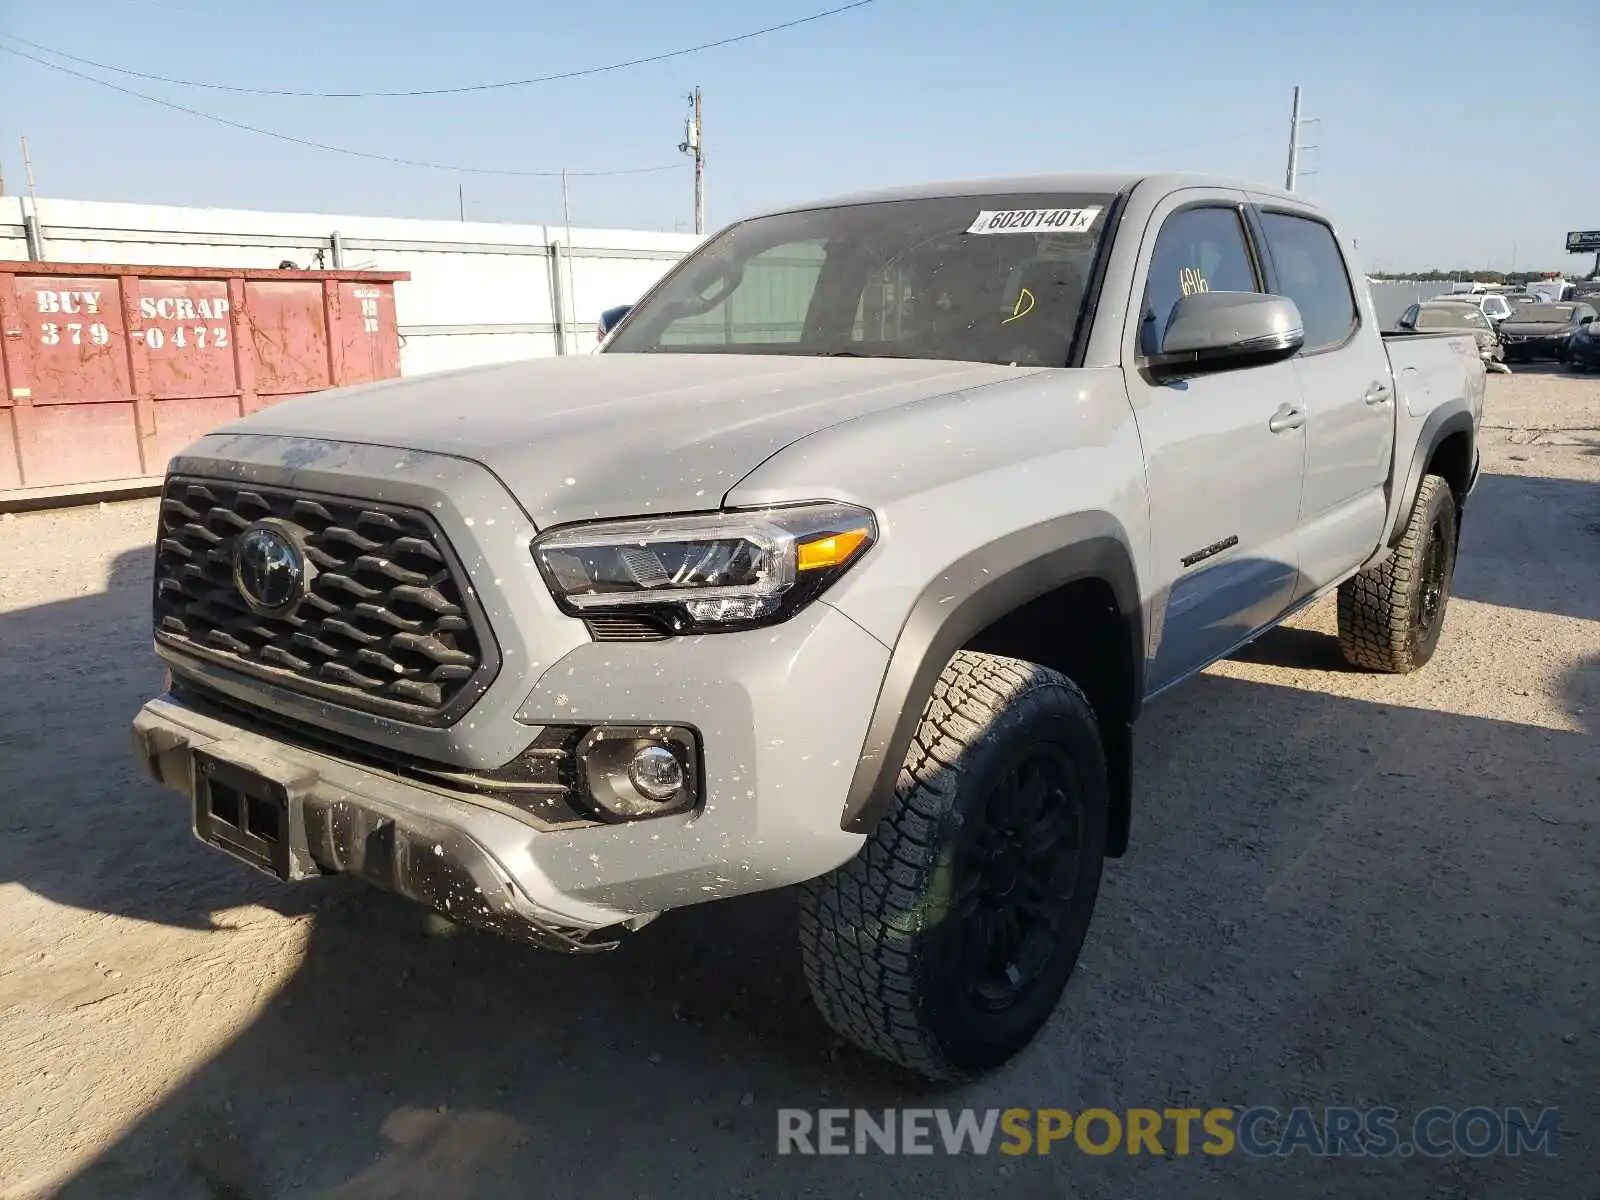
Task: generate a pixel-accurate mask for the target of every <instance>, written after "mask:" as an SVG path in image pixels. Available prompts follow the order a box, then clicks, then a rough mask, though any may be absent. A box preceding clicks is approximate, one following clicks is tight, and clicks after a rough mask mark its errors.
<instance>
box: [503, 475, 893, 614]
mask: <svg viewBox="0 0 1600 1200" xmlns="http://www.w3.org/2000/svg"><path fill="white" fill-rule="evenodd" d="M877 537H878V524H877V521H876V520H875V519H874V517H873V515H872V513H871V512H869V511H867V510H866V509H864V508H857V507H855V506H854V505H848V504H833V503H814V504H797V505H793V506H786V507H783V508H769V509H761V510H759V511H748V512H721V513H708V514H706V515H704V516H689V517H659V518H653V519H649V520H642V521H641V520H634V521H608V522H597V523H595V524H593V525H577V526H571V527H568V528H564V529H555V530H552V531H551V532H549V533H547V534H542V535H540V536H539V537H537V538H535V539H534V541H533V556H534V560H535V561H536V562H537V563H538V564H539V570H540V571H541V572H542V573H543V575H544V578H545V582H546V583H548V584H549V585H550V591H551V593H552V594H553V595H554V596H555V599H556V603H557V604H558V605H560V607H561V608H562V610H563V611H565V612H567V613H568V614H570V615H572V616H580V617H581V616H596V615H598V614H600V613H616V614H621V613H636V614H640V615H643V616H647V617H649V618H652V619H653V620H655V621H657V622H659V623H660V624H662V625H664V626H665V627H666V628H667V629H669V630H671V631H672V632H674V633H710V632H719V631H726V630H731V629H740V628H749V627H750V626H752V625H766V624H772V623H774V622H777V621H782V620H785V619H787V618H788V617H790V616H792V615H793V614H794V613H795V612H796V611H797V610H799V609H800V608H801V607H803V606H804V605H806V604H808V603H809V602H810V601H812V600H814V599H816V597H817V596H819V595H820V594H821V593H822V592H823V591H824V590H825V589H826V588H827V587H828V585H829V584H831V583H833V581H834V580H836V579H838V578H839V576H840V575H842V574H844V572H845V571H847V570H849V569H850V567H851V566H852V565H853V564H854V563H856V562H857V561H859V560H860V558H861V556H862V555H863V554H865V553H866V551H867V549H868V548H869V547H870V546H871V545H872V543H873V542H874V541H876V540H877Z"/></svg>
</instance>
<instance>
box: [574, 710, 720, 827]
mask: <svg viewBox="0 0 1600 1200" xmlns="http://www.w3.org/2000/svg"><path fill="white" fill-rule="evenodd" d="M576 753H577V759H578V773H579V781H580V783H581V785H582V786H581V788H580V796H579V799H580V800H581V801H582V802H583V803H584V804H585V806H586V807H588V808H589V809H590V810H591V811H592V812H594V814H595V815H596V816H599V817H601V818H603V819H605V820H609V821H637V820H640V819H642V818H645V817H663V816H667V815H668V814H671V813H679V812H685V811H687V810H689V809H691V808H693V807H694V805H695V802H696V801H697V800H698V799H699V780H698V777H697V772H696V764H697V762H698V761H699V750H698V744H697V742H696V739H695V735H694V731H693V730H690V729H685V728H682V727H681V726H676V725H654V726H648V727H638V726H625V727H616V726H611V727H605V726H602V727H600V728H598V729H591V730H590V731H589V732H588V733H587V734H585V735H584V737H583V739H582V740H581V741H580V742H579V743H578V746H577V751H576Z"/></svg>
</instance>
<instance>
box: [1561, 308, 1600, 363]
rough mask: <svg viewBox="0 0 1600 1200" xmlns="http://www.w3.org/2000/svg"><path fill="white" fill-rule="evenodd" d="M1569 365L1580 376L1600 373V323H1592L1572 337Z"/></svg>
mask: <svg viewBox="0 0 1600 1200" xmlns="http://www.w3.org/2000/svg"><path fill="white" fill-rule="evenodd" d="M1567 365H1568V366H1569V367H1571V368H1572V369H1573V370H1574V371H1577V372H1579V373H1580V374H1582V373H1584V372H1586V371H1600V321H1590V322H1589V324H1587V325H1584V326H1582V327H1580V328H1579V330H1578V332H1577V333H1575V334H1573V335H1572V342H1571V343H1570V345H1569V346H1568V348H1567Z"/></svg>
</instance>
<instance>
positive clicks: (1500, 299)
mask: <svg viewBox="0 0 1600 1200" xmlns="http://www.w3.org/2000/svg"><path fill="white" fill-rule="evenodd" d="M1433 299H1434V300H1435V301H1439V302H1441V303H1445V304H1457V305H1465V306H1467V307H1470V308H1473V309H1476V310H1477V311H1478V312H1480V313H1482V314H1483V315H1484V317H1485V318H1487V319H1488V320H1489V321H1490V323H1491V324H1495V325H1498V324H1499V323H1500V322H1501V321H1504V320H1505V319H1506V318H1507V317H1509V316H1510V315H1511V302H1510V301H1509V300H1507V299H1506V298H1505V297H1504V296H1502V295H1500V294H1499V293H1497V292H1475V293H1464V292H1452V293H1451V294H1450V295H1448V296H1435V297H1434V298H1433ZM1430 303H1431V301H1430Z"/></svg>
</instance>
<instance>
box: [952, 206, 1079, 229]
mask: <svg viewBox="0 0 1600 1200" xmlns="http://www.w3.org/2000/svg"><path fill="white" fill-rule="evenodd" d="M1099 215H1100V210H1099V209H1098V208H1008V209H1001V210H992V209H985V210H984V211H983V212H981V213H979V214H978V215H977V216H976V217H975V218H973V221H972V224H971V225H968V226H967V232H968V233H1087V232H1089V230H1090V229H1091V228H1093V226H1094V222H1095V218H1096V217H1098V216H1099Z"/></svg>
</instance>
